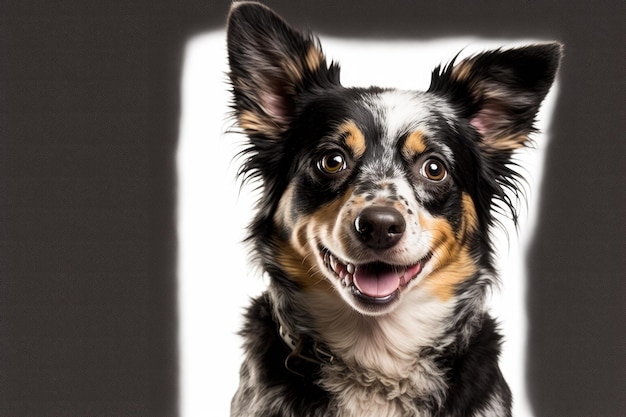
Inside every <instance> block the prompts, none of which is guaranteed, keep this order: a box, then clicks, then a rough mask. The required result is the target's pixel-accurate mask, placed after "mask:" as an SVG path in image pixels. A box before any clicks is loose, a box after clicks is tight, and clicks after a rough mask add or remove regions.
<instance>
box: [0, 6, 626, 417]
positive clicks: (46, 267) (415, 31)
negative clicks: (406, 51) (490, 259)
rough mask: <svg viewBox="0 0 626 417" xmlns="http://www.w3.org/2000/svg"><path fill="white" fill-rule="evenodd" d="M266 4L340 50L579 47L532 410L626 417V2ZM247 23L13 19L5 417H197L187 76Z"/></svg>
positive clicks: (2, 342) (5, 151)
mask: <svg viewBox="0 0 626 417" xmlns="http://www.w3.org/2000/svg"><path fill="white" fill-rule="evenodd" d="M266 4H268V5H270V6H271V7H273V8H275V10H276V11H278V12H279V13H281V14H282V15H283V16H284V17H286V18H287V19H288V20H289V21H290V22H292V23H293V24H295V25H298V26H304V27H310V28H312V29H314V30H316V31H321V32H323V33H324V34H327V35H333V36H351V37H354V36H361V37H373V38H398V37H401V38H411V39H431V38H438V37H442V36H443V37H445V36H457V35H459V36H481V37H513V38H528V37H531V38H544V39H558V40H560V41H562V42H564V43H565V45H566V57H565V60H564V62H563V67H562V71H561V74H560V83H561V84H560V93H559V96H558V99H557V103H556V110H555V114H554V118H553V121H552V132H551V142H550V146H549V149H548V156H547V167H546V170H545V173H544V188H543V194H542V195H541V198H540V201H539V205H540V213H539V223H538V232H537V234H536V236H535V241H534V243H533V245H532V249H531V251H530V254H529V258H528V260H527V262H528V267H529V273H530V277H529V278H528V279H529V281H528V291H529V292H528V296H527V297H528V304H527V305H528V315H529V338H528V340H529V346H528V352H529V357H528V365H527V377H528V386H529V393H530V397H531V401H532V406H533V409H534V410H535V412H536V415H537V416H540V417H542V416H550V417H556V416H563V417H571V416H624V415H626V404H625V401H626V392H625V389H624V381H625V380H626V375H625V373H626V362H625V355H624V353H625V352H624V347H625V346H626V337H625V327H626V326H625V318H626V314H625V309H624V300H625V297H624V295H625V288H626V287H625V283H624V278H625V276H626V274H625V261H624V259H625V255H626V240H625V239H624V234H625V232H626V229H625V223H624V214H625V213H626V211H625V208H626V207H625V204H624V203H625V201H624V195H625V191H626V190H625V183H626V182H625V180H626V175H625V174H626V172H625V169H626V168H625V161H624V155H625V151H626V149H625V141H624V139H625V138H624V128H625V126H624V120H625V116H626V114H625V107H624V103H625V94H624V91H625V90H624V76H625V75H626V74H625V71H624V69H625V68H626V65H625V64H626V62H625V59H624V58H625V55H624V40H625V36H624V35H625V33H624V29H623V26H624V21H625V17H626V13H625V12H626V10H625V7H624V2H623V1H617V0H616V1H596V2H587V1H582V0H574V1H560V2H557V1H541V2H539V1H536V2H530V1H516V2H505V1H499V0H485V1H474V2H470V1H460V0H449V1H429V2H417V1H397V2H384V1H357V0H354V1H342V2H338V1H336V0H321V1H320V0H317V1H313V0H311V1H293V0H292V1H288V0H281V1H278V0H277V1H267V2H266ZM227 9H228V2H226V1H220V2H216V1H199V0H182V1H175V0H134V1H119V2H115V1H107V2H104V1H78V0H77V1H63V0H60V1H47V2H46V1H29V0H20V1H13V2H11V1H7V0H5V1H3V2H2V4H0V415H2V416H16V417H17V416H31V417H34V416H51V415H63V416H73V415H75V416H176V415H177V414H178V412H177V389H178V386H177V371H178V370H177V348H176V345H177V341H176V332H177V322H176V319H177V318H176V309H177V306H176V275H175V271H176V247H177V243H176V229H175V218H176V199H175V198H176V186H175V184H176V173H175V166H174V160H175V150H176V146H177V134H178V117H179V112H180V108H179V105H180V92H179V85H180V75H181V64H182V63H181V59H182V54H183V49H184V45H185V42H186V40H187V39H189V37H190V36H191V35H193V34H197V33H200V32H203V31H207V30H210V29H217V28H219V27H222V26H223V24H224V19H225V16H226V13H227ZM224 157H228V156H224ZM207 395H209V396H210V395H211V393H210V392H207Z"/></svg>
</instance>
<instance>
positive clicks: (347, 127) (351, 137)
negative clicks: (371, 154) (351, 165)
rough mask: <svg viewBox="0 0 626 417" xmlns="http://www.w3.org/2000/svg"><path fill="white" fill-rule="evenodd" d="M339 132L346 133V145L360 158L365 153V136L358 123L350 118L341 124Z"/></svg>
mask: <svg viewBox="0 0 626 417" xmlns="http://www.w3.org/2000/svg"><path fill="white" fill-rule="evenodd" d="M338 130H339V132H341V134H345V135H346V139H345V141H346V145H348V147H349V148H350V149H351V150H352V153H353V155H354V157H355V158H360V157H361V156H363V154H364V153H365V148H366V146H365V136H364V135H363V132H361V129H359V128H358V126H357V125H356V123H354V122H353V121H352V120H349V121H347V122H345V123H344V124H342V125H341V126H339V129H338Z"/></svg>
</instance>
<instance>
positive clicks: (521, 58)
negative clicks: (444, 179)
mask: <svg viewBox="0 0 626 417" xmlns="http://www.w3.org/2000/svg"><path fill="white" fill-rule="evenodd" d="M562 51H563V46H562V45H561V44H560V43H557V42H553V43H545V44H535V45H530V46H526V47H521V48H516V49H509V50H495V51H489V52H485V53H481V54H479V55H475V56H473V57H470V58H467V59H465V60H463V61H461V62H459V63H458V64H455V63H454V61H453V62H452V63H451V64H449V65H448V66H447V67H445V68H444V69H443V71H440V70H439V68H437V69H436V70H435V71H434V72H433V75H432V80H431V85H430V89H429V91H432V92H436V93H439V94H443V95H445V96H447V97H448V98H449V99H450V100H451V101H452V102H453V103H454V104H455V105H456V106H457V108H459V109H460V111H461V113H462V116H464V117H466V118H467V119H469V121H470V123H471V125H472V126H473V127H474V128H475V129H476V131H477V132H478V133H479V134H480V136H481V139H482V141H481V146H482V147H483V149H484V151H485V152H487V153H488V154H498V155H500V156H507V157H508V156H509V155H510V154H511V152H513V151H514V150H515V149H517V148H519V147H521V146H524V145H525V143H526V142H527V140H528V134H529V133H531V132H533V131H534V127H533V125H534V121H535V116H536V114H537V111H538V110H539V106H540V105H541V102H542V101H543V99H544V97H545V96H546V94H547V93H548V91H549V90H550V86H551V85H552V83H553V81H554V78H555V75H556V72H557V69H558V67H559V63H560V60H561V56H562ZM503 152H504V154H503Z"/></svg>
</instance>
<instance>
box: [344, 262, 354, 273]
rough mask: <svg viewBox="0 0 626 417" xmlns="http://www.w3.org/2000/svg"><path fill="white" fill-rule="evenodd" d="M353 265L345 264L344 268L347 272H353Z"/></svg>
mask: <svg viewBox="0 0 626 417" xmlns="http://www.w3.org/2000/svg"><path fill="white" fill-rule="evenodd" d="M354 269H355V268H354V265H352V264H347V265H346V270H347V271H348V273H349V274H354Z"/></svg>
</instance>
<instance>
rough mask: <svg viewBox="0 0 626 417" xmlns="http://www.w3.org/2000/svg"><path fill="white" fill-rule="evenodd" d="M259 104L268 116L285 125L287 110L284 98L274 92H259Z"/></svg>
mask: <svg viewBox="0 0 626 417" xmlns="http://www.w3.org/2000/svg"><path fill="white" fill-rule="evenodd" d="M260 99H261V105H262V106H263V109H264V110H265V113H267V115H268V116H270V118H271V119H272V120H273V121H274V123H275V124H277V125H285V124H287V123H288V116H287V114H288V112H287V108H286V103H285V102H284V99H283V98H282V97H281V96H279V95H276V94H272V93H268V92H265V91H263V92H261V93H260Z"/></svg>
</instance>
